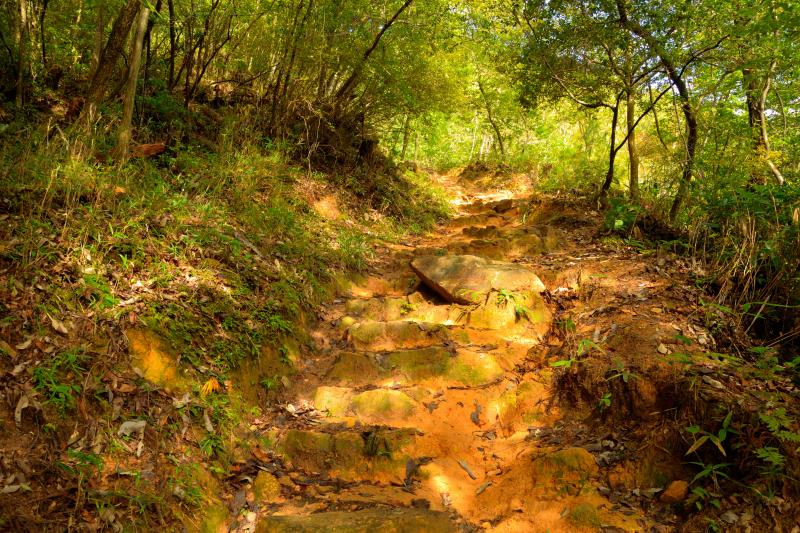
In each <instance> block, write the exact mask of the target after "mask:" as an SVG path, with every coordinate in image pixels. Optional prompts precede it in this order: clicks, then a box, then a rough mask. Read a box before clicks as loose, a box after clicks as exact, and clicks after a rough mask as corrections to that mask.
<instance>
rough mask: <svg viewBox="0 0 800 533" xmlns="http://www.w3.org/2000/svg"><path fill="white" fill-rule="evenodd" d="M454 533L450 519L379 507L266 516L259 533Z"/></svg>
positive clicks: (439, 514)
mask: <svg viewBox="0 0 800 533" xmlns="http://www.w3.org/2000/svg"><path fill="white" fill-rule="evenodd" d="M376 531H380V532H383V533H421V532H425V533H451V532H455V531H457V529H456V527H455V525H454V524H452V523H451V521H450V518H449V515H448V514H447V513H443V512H437V511H428V510H425V509H402V508H401V509H397V508H387V507H376V508H374V509H364V510H361V511H353V512H343V511H333V512H324V513H316V514H311V515H306V516H267V517H264V518H262V519H261V521H260V522H259V524H258V527H257V528H256V532H257V533H321V532H324V533H373V532H376Z"/></svg>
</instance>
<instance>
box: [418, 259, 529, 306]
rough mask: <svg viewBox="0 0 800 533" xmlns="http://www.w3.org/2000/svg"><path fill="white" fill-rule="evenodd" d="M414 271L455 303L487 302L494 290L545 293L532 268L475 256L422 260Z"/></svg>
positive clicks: (440, 293)
mask: <svg viewBox="0 0 800 533" xmlns="http://www.w3.org/2000/svg"><path fill="white" fill-rule="evenodd" d="M411 268H412V269H413V270H414V272H416V274H417V275H418V276H419V278H420V279H421V280H422V282H423V283H425V285H427V286H428V287H430V288H431V289H432V290H434V291H436V293H437V294H439V295H440V296H441V297H442V298H444V299H445V300H447V301H448V302H453V303H460V304H476V303H483V302H484V301H485V300H486V295H487V294H488V293H489V292H491V291H492V290H501V289H503V290H506V291H509V292H511V293H517V292H519V293H525V292H530V291H533V292H538V293H541V292H543V291H544V290H545V287H544V284H543V283H542V281H541V280H540V279H539V276H537V275H536V273H535V272H533V271H532V270H530V269H529V268H526V267H524V266H521V265H517V264H514V263H506V262H503V261H493V260H490V259H483V258H480V257H476V256H473V255H446V256H424V257H418V258H416V259H414V260H413V261H412V262H411Z"/></svg>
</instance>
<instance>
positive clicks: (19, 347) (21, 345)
mask: <svg viewBox="0 0 800 533" xmlns="http://www.w3.org/2000/svg"><path fill="white" fill-rule="evenodd" d="M31 343H33V338H32V337H31V338H30V339H28V340H26V341H25V342H21V343H19V344H17V346H16V348H17V350H27V349H28V348H30V347H31Z"/></svg>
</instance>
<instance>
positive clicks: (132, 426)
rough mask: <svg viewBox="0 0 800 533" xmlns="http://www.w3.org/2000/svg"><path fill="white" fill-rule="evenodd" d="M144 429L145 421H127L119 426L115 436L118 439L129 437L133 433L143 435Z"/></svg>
mask: <svg viewBox="0 0 800 533" xmlns="http://www.w3.org/2000/svg"><path fill="white" fill-rule="evenodd" d="M145 427H147V421H146V420H128V421H126V422H123V423H122V424H121V425H120V426H119V430H117V435H118V436H120V437H130V436H131V435H132V434H133V433H144V428H145Z"/></svg>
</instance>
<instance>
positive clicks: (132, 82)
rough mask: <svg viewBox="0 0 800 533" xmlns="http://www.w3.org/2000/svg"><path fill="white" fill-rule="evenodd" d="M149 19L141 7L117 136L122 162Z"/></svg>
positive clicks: (128, 138) (147, 12) (127, 145)
mask: <svg viewBox="0 0 800 533" xmlns="http://www.w3.org/2000/svg"><path fill="white" fill-rule="evenodd" d="M149 17H150V9H149V8H147V7H145V6H144V5H142V6H141V8H140V10H139V20H138V22H137V23H136V35H135V36H134V38H133V43H132V47H131V48H132V49H131V64H130V69H129V70H128V82H127V85H126V86H125V96H124V98H123V106H122V122H121V123H120V125H119V132H118V135H117V148H116V157H117V159H119V160H122V161H124V160H125V159H127V158H128V148H129V146H130V142H131V129H132V123H133V104H134V100H135V98H136V82H137V80H138V78H139V65H140V64H141V62H142V42H143V41H144V34H145V31H147V19H148V18H149Z"/></svg>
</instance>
